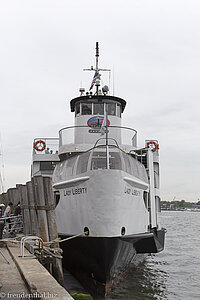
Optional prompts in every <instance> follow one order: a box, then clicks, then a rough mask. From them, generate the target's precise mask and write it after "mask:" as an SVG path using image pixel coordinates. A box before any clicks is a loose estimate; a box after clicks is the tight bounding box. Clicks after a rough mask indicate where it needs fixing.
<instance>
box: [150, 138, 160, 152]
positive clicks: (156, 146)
mask: <svg viewBox="0 0 200 300" xmlns="http://www.w3.org/2000/svg"><path fill="white" fill-rule="evenodd" d="M150 145H151V146H150ZM147 147H148V148H150V149H151V151H152V152H155V151H156V150H158V149H159V145H158V144H157V143H156V142H155V141H149V142H148V143H147Z"/></svg>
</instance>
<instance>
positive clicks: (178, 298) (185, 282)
mask: <svg viewBox="0 0 200 300" xmlns="http://www.w3.org/2000/svg"><path fill="white" fill-rule="evenodd" d="M161 215H162V226H163V227H165V228H166V229H167V233H166V242H165V250H164V251H163V252H161V253H158V254H156V255H151V256H148V257H147V258H146V259H145V261H144V262H143V263H141V264H139V265H138V266H137V267H135V268H133V269H132V270H131V271H130V273H129V274H128V275H127V276H126V278H125V279H124V280H123V281H122V282H121V283H120V284H119V285H118V286H117V287H116V288H115V290H114V291H113V292H112V293H111V294H110V295H109V297H108V299H109V300H111V299H112V300H113V299H116V300H117V299H120V300H129V299H131V300H150V299H159V300H162V299H167V300H192V299H200V242H199V240H200V212H173V211H171V212H168V211H163V212H162V214H161ZM106 299H107V298H106Z"/></svg>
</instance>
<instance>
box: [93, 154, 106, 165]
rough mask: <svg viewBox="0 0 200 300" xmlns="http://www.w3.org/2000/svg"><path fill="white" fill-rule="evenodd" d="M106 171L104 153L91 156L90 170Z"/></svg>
mask: <svg viewBox="0 0 200 300" xmlns="http://www.w3.org/2000/svg"><path fill="white" fill-rule="evenodd" d="M102 169H106V152H96V151H94V152H93V154H92V161H91V170H102Z"/></svg>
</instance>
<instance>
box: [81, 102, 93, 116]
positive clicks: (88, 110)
mask: <svg viewBox="0 0 200 300" xmlns="http://www.w3.org/2000/svg"><path fill="white" fill-rule="evenodd" d="M91 114H92V103H82V115H91Z"/></svg>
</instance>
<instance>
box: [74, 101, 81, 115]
mask: <svg viewBox="0 0 200 300" xmlns="http://www.w3.org/2000/svg"><path fill="white" fill-rule="evenodd" d="M75 116H80V103H77V104H76V107H75Z"/></svg>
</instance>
